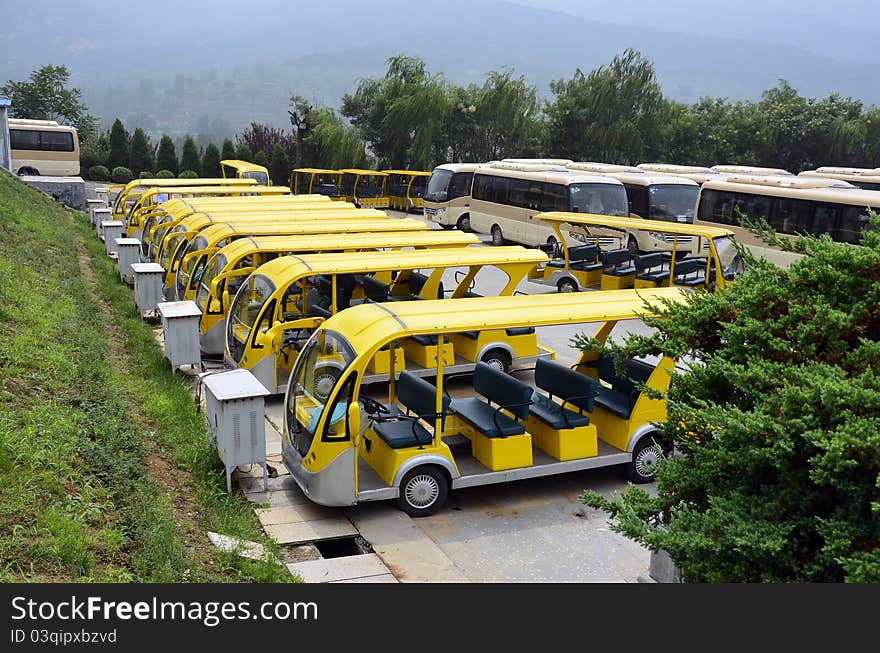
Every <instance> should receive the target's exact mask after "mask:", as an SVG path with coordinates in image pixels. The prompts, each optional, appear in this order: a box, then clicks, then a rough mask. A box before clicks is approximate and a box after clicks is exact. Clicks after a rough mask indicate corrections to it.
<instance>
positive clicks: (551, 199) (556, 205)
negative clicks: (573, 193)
mask: <svg viewBox="0 0 880 653" xmlns="http://www.w3.org/2000/svg"><path fill="white" fill-rule="evenodd" d="M565 191H566V189H565V186H563V185H562V184H551V183H545V184H544V195H543V197H542V200H541V211H568V201H567V200H568V197H567V196H566V192H565Z"/></svg>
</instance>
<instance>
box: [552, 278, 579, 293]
mask: <svg viewBox="0 0 880 653" xmlns="http://www.w3.org/2000/svg"><path fill="white" fill-rule="evenodd" d="M577 291H578V287H577V284H576V283H575V282H574V281H573V280H572V279H560V280H559V283H557V284H556V292H577Z"/></svg>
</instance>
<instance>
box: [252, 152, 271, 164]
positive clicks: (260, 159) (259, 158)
mask: <svg viewBox="0 0 880 653" xmlns="http://www.w3.org/2000/svg"><path fill="white" fill-rule="evenodd" d="M254 163H256V164H257V165H258V166H263V167H264V168H268V167H269V157H267V156H266V153H265V152H263V150H260V151H259V152H257V153H256V154H254Z"/></svg>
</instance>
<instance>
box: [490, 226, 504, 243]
mask: <svg viewBox="0 0 880 653" xmlns="http://www.w3.org/2000/svg"><path fill="white" fill-rule="evenodd" d="M492 244H493V245H503V244H504V234H503V233H501V227H499V226H498V225H497V224H493V225H492Z"/></svg>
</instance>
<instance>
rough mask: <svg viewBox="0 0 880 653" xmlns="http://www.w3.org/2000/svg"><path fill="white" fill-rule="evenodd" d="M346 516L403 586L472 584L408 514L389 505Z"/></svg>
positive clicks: (365, 507)
mask: <svg viewBox="0 0 880 653" xmlns="http://www.w3.org/2000/svg"><path fill="white" fill-rule="evenodd" d="M345 513H346V514H347V515H348V518H349V519H350V520H351V521H352V523H353V524H354V525H355V526H356V527H357V530H358V531H360V534H361V535H362V536H363V538H364V539H365V540H367V542H369V543H370V546H372V547H373V551H375V552H376V554H377V555H378V556H379V557H380V558H381V559H382V562H384V563H385V566H386V567H388V569H389V570H390V571H391V573H392V574H393V575H394V577H395V578H396V579H397V580H398V581H399V582H402V583H467V582H469V581H468V578H467V576H465V575H464V572H463V571H462V570H461V569H460V568H459V567H458V566H456V565H455V563H454V562H453V561H452V560H451V559H450V558H449V557H448V556H447V555H446V554H445V553H444V552H443V550H442V549H440V547H438V546H437V545H436V544H435V543H434V542H433V541H432V540H431V539H430V538H428V537H427V536H426V535H425V533H424V531H422V530H421V529H420V528H419V527H418V526H416V524H415V523H414V522H413V520H412V518H411V517H409V516H408V515H407V514H406V513H403V512H401V511H400V510H398V509H397V508H395V507H392V506H389V505H385V504H373V505H370V504H365V505H362V506H358V507H357V508H356V509H351V510H346V511H345Z"/></svg>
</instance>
